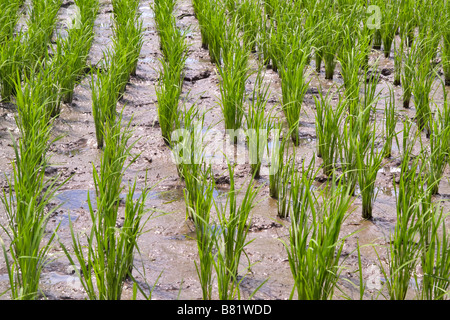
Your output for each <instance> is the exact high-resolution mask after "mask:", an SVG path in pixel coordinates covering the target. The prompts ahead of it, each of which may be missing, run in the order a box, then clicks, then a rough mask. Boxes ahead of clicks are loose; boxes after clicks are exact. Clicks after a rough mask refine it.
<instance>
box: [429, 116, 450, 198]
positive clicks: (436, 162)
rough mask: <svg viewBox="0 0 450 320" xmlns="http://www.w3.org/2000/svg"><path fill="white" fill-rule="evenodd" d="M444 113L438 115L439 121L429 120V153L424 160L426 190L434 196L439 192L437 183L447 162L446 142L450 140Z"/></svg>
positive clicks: (449, 129)
mask: <svg viewBox="0 0 450 320" xmlns="http://www.w3.org/2000/svg"><path fill="white" fill-rule="evenodd" d="M443 115H445V113H439V119H438V120H434V119H431V121H430V122H431V134H430V137H429V138H430V151H429V155H428V157H427V158H426V159H427V161H426V163H427V165H426V167H427V169H428V170H427V174H428V182H427V185H428V188H429V189H430V193H431V195H436V194H437V193H438V191H439V182H440V181H441V179H442V177H443V175H444V170H445V167H446V166H447V162H448V157H449V153H448V151H449V150H448V140H449V139H450V127H449V126H448V125H447V124H446V122H447V121H448V120H446V119H444V118H443V117H442V116H443Z"/></svg>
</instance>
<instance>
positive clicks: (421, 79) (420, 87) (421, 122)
mask: <svg viewBox="0 0 450 320" xmlns="http://www.w3.org/2000/svg"><path fill="white" fill-rule="evenodd" d="M429 41H432V39H424V40H422V39H417V41H415V43H414V45H413V55H415V56H416V58H415V59H416V61H417V65H416V66H415V73H414V79H413V83H412V86H411V87H412V93H413V95H414V104H415V107H416V121H417V126H418V127H419V129H420V130H421V131H424V132H426V133H427V135H429V134H430V125H429V121H430V117H431V106H430V93H431V89H432V86H433V81H434V78H435V70H434V68H433V66H432V65H431V63H430V61H431V55H432V52H431V51H428V50H427V49H426V46H427V44H426V43H427V42H429Z"/></svg>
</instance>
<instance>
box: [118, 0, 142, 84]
mask: <svg viewBox="0 0 450 320" xmlns="http://www.w3.org/2000/svg"><path fill="white" fill-rule="evenodd" d="M138 6H139V2H137V1H118V0H117V1H114V2H113V9H114V10H113V12H114V26H113V47H114V52H115V54H116V55H124V56H125V59H126V61H127V62H126V66H125V67H126V69H127V70H126V72H125V74H126V75H127V78H128V77H129V75H136V66H137V62H138V59H139V54H140V52H141V49H142V45H143V26H142V20H141V19H140V13H139V12H138ZM130 17H131V19H130Z"/></svg>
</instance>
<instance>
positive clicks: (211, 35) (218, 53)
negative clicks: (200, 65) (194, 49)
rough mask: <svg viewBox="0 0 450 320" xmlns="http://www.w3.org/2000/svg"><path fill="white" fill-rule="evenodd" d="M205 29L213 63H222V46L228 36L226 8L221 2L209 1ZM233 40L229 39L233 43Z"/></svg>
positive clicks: (216, 0) (206, 8)
mask: <svg viewBox="0 0 450 320" xmlns="http://www.w3.org/2000/svg"><path fill="white" fill-rule="evenodd" d="M205 13H206V17H205V19H204V22H205V25H204V28H205V29H206V30H207V34H208V35H207V37H206V38H207V39H208V50H209V56H210V58H211V62H212V63H214V64H216V65H220V64H221V63H222V58H223V57H222V46H223V45H224V41H226V40H225V37H226V34H227V29H226V28H227V25H228V24H227V15H226V8H225V6H224V5H223V4H222V2H221V1H220V0H208V1H207V2H206V6H205ZM232 39H233V38H229V39H228V40H229V41H232Z"/></svg>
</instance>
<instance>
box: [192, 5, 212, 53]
mask: <svg viewBox="0 0 450 320" xmlns="http://www.w3.org/2000/svg"><path fill="white" fill-rule="evenodd" d="M207 4H208V2H207V1H205V0H192V6H193V7H194V13H195V17H196V18H197V20H198V23H199V28H200V33H201V36H202V48H203V49H205V50H207V49H208V44H209V41H210V40H209V38H208V37H209V32H208V25H207V13H208V11H207V6H206V5H207Z"/></svg>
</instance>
